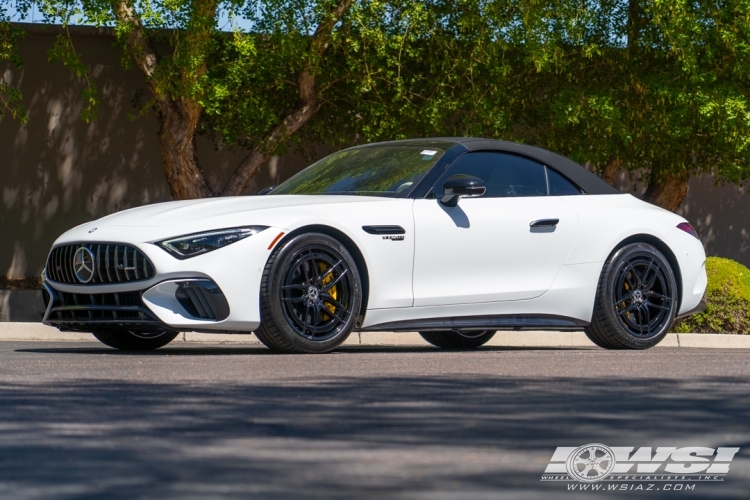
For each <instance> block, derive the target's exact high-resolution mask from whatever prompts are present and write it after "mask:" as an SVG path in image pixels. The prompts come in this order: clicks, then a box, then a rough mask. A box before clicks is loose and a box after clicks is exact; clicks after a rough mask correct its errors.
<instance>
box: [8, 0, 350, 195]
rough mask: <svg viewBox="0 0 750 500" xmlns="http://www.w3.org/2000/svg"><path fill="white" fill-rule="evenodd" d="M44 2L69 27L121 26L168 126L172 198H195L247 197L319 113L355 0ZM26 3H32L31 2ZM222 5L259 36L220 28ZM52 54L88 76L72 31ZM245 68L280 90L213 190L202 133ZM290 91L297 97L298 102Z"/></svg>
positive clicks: (241, 138)
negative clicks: (324, 67) (200, 144)
mask: <svg viewBox="0 0 750 500" xmlns="http://www.w3.org/2000/svg"><path fill="white" fill-rule="evenodd" d="M19 4H20V3H19ZM39 5H40V6H41V10H42V11H43V12H44V13H45V16H46V20H47V21H48V22H59V23H61V24H62V25H63V26H64V27H66V26H67V25H68V24H69V23H70V22H71V21H72V20H78V22H85V23H89V24H96V25H113V26H114V27H115V32H116V35H117V40H118V42H119V43H120V44H121V46H122V49H123V51H124V56H125V59H124V60H125V61H126V64H129V65H130V64H132V65H133V66H134V67H135V68H136V69H137V70H138V71H140V72H141V73H142V74H143V76H144V77H145V79H146V82H147V88H148V92H149V95H148V101H147V103H146V104H145V105H144V107H143V111H144V112H147V111H148V110H150V109H153V111H154V112H155V115H156V119H157V121H158V123H159V132H158V140H159V145H160V148H161V152H162V162H163V166H164V171H165V175H166V177H167V181H168V183H169V187H170V189H171V192H172V196H173V197H174V198H175V199H188V198H199V197H207V196H214V195H219V194H220V195H239V194H242V193H243V192H244V191H245V189H247V186H248V185H249V182H250V180H251V178H252V177H253V175H254V174H255V173H256V172H257V171H258V169H259V168H260V166H261V165H262V164H263V163H264V162H265V161H266V160H267V159H268V158H269V157H270V156H271V155H272V154H274V153H275V152H276V150H277V149H278V148H279V147H280V146H282V145H283V143H284V141H286V139H287V138H288V137H289V136H290V135H291V134H293V133H294V132H296V131H297V130H298V129H299V128H300V127H301V126H302V125H304V124H305V123H306V122H307V121H309V120H310V118H311V117H312V116H313V115H314V114H315V113H316V112H317V111H318V110H319V109H320V106H321V100H320V97H321V96H320V92H321V89H320V87H319V85H318V81H317V80H318V75H319V71H320V68H321V64H322V63H321V61H322V60H323V59H324V58H325V53H326V51H327V49H328V47H329V45H330V44H331V42H332V40H333V39H334V38H335V32H336V30H337V27H338V26H339V25H340V21H341V19H342V17H343V16H344V15H345V14H346V13H347V11H348V10H349V9H350V7H351V0H321V1H319V2H313V3H306V2H284V0H281V1H279V2H275V1H271V2H268V3H257V2H252V1H250V2H245V3H243V2H239V1H238V2H234V1H231V0H230V1H224V0H191V1H188V0H180V1H174V2H167V1H156V2H147V1H141V0H134V1H131V0H112V1H97V0H92V1H89V0H82V1H66V0H60V1H57V0H43V1H41V2H40V3H39ZM23 6H24V7H26V8H28V4H23ZM222 9H223V10H224V11H225V12H229V13H230V14H231V13H236V12H244V13H245V15H246V16H247V17H248V18H249V19H251V20H253V21H255V23H256V26H257V28H258V29H257V30H256V31H255V32H254V33H252V34H248V33H243V32H241V31H239V30H234V32H233V33H231V34H226V33H223V32H221V31H220V30H219V29H218V23H217V16H218V14H219V12H220V11H221V10H222ZM275 42H280V47H279V46H274V47H273V48H272V49H271V48H270V47H269V46H273V45H274V43H275ZM279 52H280V53H281V57H279ZM229 55H231V56H232V57H231V58H230V57H229ZM290 55H294V56H295V57H296V58H297V59H296V63H295V64H291V65H289V64H288V63H289V62H290V59H289V56H290ZM50 59H51V61H58V60H59V61H61V62H63V63H64V64H66V65H67V66H69V67H70V68H71V69H72V70H73V71H74V72H75V73H76V74H78V75H79V76H86V68H85V65H84V64H83V61H82V60H81V59H80V57H79V56H78V55H77V54H76V52H75V49H74V47H73V46H72V41H71V39H70V37H69V36H66V35H61V36H60V37H59V38H58V40H57V42H56V44H55V47H54V48H53V49H52V51H51V53H50ZM222 65H223V66H225V67H224V68H223V70H222V71H217V68H216V66H222ZM237 71H247V72H249V73H253V72H254V73H256V74H257V73H264V74H265V75H266V76H271V79H269V80H268V81H266V82H265V86H266V87H268V88H269V89H268V90H271V91H273V90H276V91H277V92H278V91H279V90H280V92H278V97H276V98H275V99H274V98H272V99H271V103H270V104H268V105H265V106H259V107H258V109H256V110H255V112H254V113H250V115H249V116H246V118H248V119H249V120H252V121H253V123H250V122H248V123H245V124H244V126H243V127H240V128H238V129H234V130H232V131H231V132H230V133H229V134H227V135H229V136H232V137H233V139H234V140H236V141H238V142H242V143H243V144H244V145H246V146H249V154H248V155H247V157H246V158H245V159H244V160H243V161H242V162H241V163H240V165H238V166H237V168H236V170H235V171H234V173H233V174H232V176H231V178H230V179H229V180H228V181H227V183H226V185H225V186H223V187H222V188H221V189H214V188H213V187H212V186H210V185H209V183H208V181H207V178H206V176H205V174H204V171H203V168H202V167H201V165H200V161H199V157H198V154H197V151H196V146H195V141H196V134H197V133H198V132H200V130H201V119H202V117H203V116H204V114H205V113H206V112H207V108H208V113H213V114H214V122H215V123H217V127H220V126H221V125H222V123H221V119H220V115H221V113H222V111H223V110H222V109H221V108H220V107H217V106H216V103H217V100H220V97H221V94H222V92H224V93H226V92H228V91H230V90H231V88H230V85H231V80H232V77H233V72H237ZM269 73H271V75H269ZM290 81H293V84H290ZM274 87H275V89H274ZM279 87H283V89H279ZM290 87H294V94H295V95H294V97H295V99H294V100H293V101H291V102H290V99H289V98H290V93H291V92H290ZM249 90H251V91H252V90H255V89H249ZM267 93H270V92H267ZM257 97H259V96H256V99H257ZM84 100H85V101H86V104H87V105H86V106H85V107H84V110H85V112H84V114H83V118H84V119H87V120H88V119H95V118H96V117H95V110H96V105H97V100H96V87H95V84H94V82H90V83H89V86H88V91H87V94H85V95H84ZM259 125H260V126H259Z"/></svg>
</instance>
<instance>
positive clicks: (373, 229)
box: [362, 226, 406, 234]
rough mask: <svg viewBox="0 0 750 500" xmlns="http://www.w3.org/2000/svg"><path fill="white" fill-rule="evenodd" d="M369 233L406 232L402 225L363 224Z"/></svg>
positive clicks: (365, 230)
mask: <svg viewBox="0 0 750 500" xmlns="http://www.w3.org/2000/svg"><path fill="white" fill-rule="evenodd" d="M362 229H363V230H364V232H366V233H367V234H406V230H405V229H404V228H403V227H401V226H362Z"/></svg>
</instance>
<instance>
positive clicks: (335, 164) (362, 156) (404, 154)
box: [269, 146, 444, 197]
mask: <svg viewBox="0 0 750 500" xmlns="http://www.w3.org/2000/svg"><path fill="white" fill-rule="evenodd" d="M443 153H444V151H443V150H442V149H439V148H434V147H427V148H425V147H424V146H371V147H366V148H358V149H349V150H345V151H339V152H338V153H334V154H332V155H330V156H327V157H325V158H323V159H322V160H320V161H318V162H316V163H313V164H312V165H310V166H309V167H307V168H306V169H304V170H303V171H302V172H300V173H298V174H297V175H295V176H294V177H292V178H291V179H289V180H287V181H285V182H283V183H282V184H281V185H279V186H278V187H277V188H275V189H274V190H273V191H271V192H270V193H269V194H348V195H361V196H388V197H395V196H397V195H399V194H400V193H402V192H405V191H407V190H408V189H409V188H410V187H411V186H412V185H413V184H414V183H416V182H418V181H419V180H420V179H421V178H422V176H423V175H424V174H426V173H427V171H428V170H429V169H430V167H432V166H433V165H434V164H435V162H437V161H438V159H440V157H441V156H443Z"/></svg>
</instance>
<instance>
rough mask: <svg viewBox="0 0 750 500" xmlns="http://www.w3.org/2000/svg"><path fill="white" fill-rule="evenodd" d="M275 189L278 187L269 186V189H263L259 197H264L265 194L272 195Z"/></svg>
mask: <svg viewBox="0 0 750 500" xmlns="http://www.w3.org/2000/svg"><path fill="white" fill-rule="evenodd" d="M275 187H276V186H268V187H267V188H263V189H261V190H260V193H258V196H263V195H264V194H268V193H270V192H271V191H273V189H274V188H275Z"/></svg>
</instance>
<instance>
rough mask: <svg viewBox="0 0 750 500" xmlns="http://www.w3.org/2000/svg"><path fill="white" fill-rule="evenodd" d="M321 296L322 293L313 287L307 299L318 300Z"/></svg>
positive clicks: (308, 292)
mask: <svg viewBox="0 0 750 500" xmlns="http://www.w3.org/2000/svg"><path fill="white" fill-rule="evenodd" d="M319 295H320V292H319V291H318V289H317V288H316V287H314V286H311V287H310V288H308V289H307V298H308V299H310V300H318V296H319Z"/></svg>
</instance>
